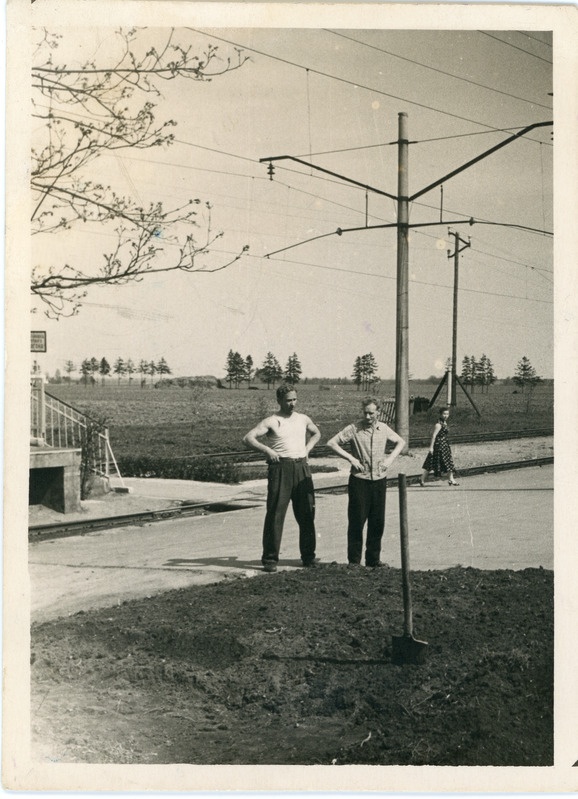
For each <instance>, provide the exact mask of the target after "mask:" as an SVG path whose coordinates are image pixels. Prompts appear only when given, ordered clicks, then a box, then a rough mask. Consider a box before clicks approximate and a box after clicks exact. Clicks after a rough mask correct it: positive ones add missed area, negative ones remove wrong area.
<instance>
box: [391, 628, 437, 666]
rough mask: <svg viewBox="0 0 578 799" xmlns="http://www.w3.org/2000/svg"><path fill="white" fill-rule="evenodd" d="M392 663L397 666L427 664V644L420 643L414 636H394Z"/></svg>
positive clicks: (392, 641) (392, 640)
mask: <svg viewBox="0 0 578 799" xmlns="http://www.w3.org/2000/svg"><path fill="white" fill-rule="evenodd" d="M391 644H392V661H393V662H394V663H395V664H396V665H400V664H402V663H415V664H417V665H420V664H421V663H425V659H426V654H427V647H428V645H427V642H426V641H418V640H417V639H416V638H414V637H413V635H393V636H392V638H391Z"/></svg>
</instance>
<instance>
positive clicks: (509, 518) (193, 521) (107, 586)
mask: <svg viewBox="0 0 578 799" xmlns="http://www.w3.org/2000/svg"><path fill="white" fill-rule="evenodd" d="M552 489H553V467H552V466H545V467H542V468H538V467H532V468H524V469H519V470H516V471H509V472H499V473H496V474H483V475H479V476H475V477H467V478H463V479H462V480H461V485H460V486H459V487H458V488H450V487H449V486H448V485H447V482H438V483H431V484H429V485H428V486H426V487H425V488H420V487H418V486H415V487H414V486H410V487H409V488H408V520H409V538H410V561H411V568H412V570H427V569H446V568H449V567H451V566H455V565H457V564H461V565H462V566H471V567H474V568H478V569H524V568H528V567H538V566H542V567H544V568H547V569H551V568H553V490H552ZM249 494H250V496H251V498H252V500H253V501H254V502H255V503H258V506H257V507H252V508H245V509H243V510H236V511H229V512H227V513H219V514H212V515H208V516H197V517H190V518H188V519H177V520H169V521H165V522H156V523H154V524H146V525H143V526H138V525H133V526H127V527H122V528H116V529H112V530H107V531H100V532H95V533H91V534H89V535H85V536H74V537H71V538H62V539H58V540H54V541H45V542H37V543H32V544H30V548H29V561H30V578H31V589H32V590H31V596H32V617H33V620H34V621H43V620H48V619H52V618H56V617H58V616H66V615H69V614H71V613H76V612H78V611H79V610H89V609H92V608H97V607H110V606H112V605H115V604H117V603H119V602H122V601H124V600H127V599H132V598H137V597H143V596H150V595H154V594H156V593H160V592H163V591H166V590H170V589H172V588H180V587H184V586H189V585H198V584H204V583H210V582H216V581H218V580H221V579H231V578H236V577H250V576H257V575H258V576H260V577H261V579H275V577H274V575H265V574H263V572H262V570H261V568H260V566H261V564H260V560H259V558H260V539H261V529H262V524H263V516H264V510H263V498H264V497H263V490H262V488H261V490H259V489H258V487H257V486H251V487H250V488H249ZM346 509H347V496H346V495H345V494H341V495H324V494H318V496H317V524H316V526H317V533H318V548H317V553H318V555H319V556H320V558H321V559H322V560H323V561H328V562H331V561H337V562H338V563H344V562H346ZM399 549H400V548H399V513H398V492H397V488H390V489H388V500H387V513H386V533H385V536H384V542H383V549H382V559H383V560H385V561H387V562H388V563H389V564H390V565H391V566H393V567H396V568H399V566H400V551H399ZM299 565H300V560H299V551H298V547H297V526H296V523H295V521H294V519H293V516H292V513H291V510H289V513H288V515H287V521H286V523H285V531H284V534H283V548H282V551H281V563H280V567H281V568H286V569H292V568H298V567H299Z"/></svg>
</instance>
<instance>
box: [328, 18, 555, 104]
mask: <svg viewBox="0 0 578 799" xmlns="http://www.w3.org/2000/svg"><path fill="white" fill-rule="evenodd" d="M323 30H325V31H326V32H327V33H331V34H333V35H334V36H339V37H341V38H342V39H347V40H348V41H350V42H355V44H358V45H360V46H362V47H367V48H368V49H370V50H377V52H379V53H385V54H386V55H389V56H392V57H393V58H399V59H400V60H401V61H407V62H408V63H410V64H415V65H417V66H420V67H423V68H424V69H429V70H431V71H432V72H437V73H439V74H440V75H446V76H447V77H450V78H454V79H455V80H461V81H464V82H465V83H469V84H471V85H472V86H477V87H478V88H480V89H487V90H488V91H491V92H496V93H497V94H502V95H505V96H506V97H511V98H512V99H513V100H521V101H522V102H524V103H530V104H531V105H535V106H538V107H539V108H547V109H548V110H550V111H551V110H552V106H551V105H543V104H542V103H537V102H535V101H534V100H529V99H528V98H526V97H518V96H517V95H515V94H510V92H504V91H502V90H501V89H496V88H495V87H493V86H486V85H485V84H483V83H477V82H476V81H475V80H472V79H471V78H464V77H462V76H461V75H455V74H454V73H452V72H446V71H445V70H443V69H439V68H438V67H432V66H430V65H429V64H424V63H423V62H422V61H416V60H415V59H413V58H407V56H403V55H399V53H392V52H391V50H386V49H385V48H384V47H378V46H377V45H374V44H370V43H369V42H360V41H359V39H355V38H354V37H353V36H348V35H347V34H346V33H343V32H342V31H334V30H330V29H329V28H324V29H323Z"/></svg>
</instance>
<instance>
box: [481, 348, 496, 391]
mask: <svg viewBox="0 0 578 799" xmlns="http://www.w3.org/2000/svg"><path fill="white" fill-rule="evenodd" d="M476 379H477V382H478V383H479V385H480V386H481V387H482V393H483V391H484V387H485V389H486V393H487V392H488V391H489V389H490V386H492V385H493V384H494V383H495V382H496V379H497V378H496V375H495V372H494V367H493V364H492V362H491V361H490V359H489V358H488V356H487V355H486V354H485V353H484V354H483V355H482V357H481V358H480V360H479V361H478V363H477V369H476Z"/></svg>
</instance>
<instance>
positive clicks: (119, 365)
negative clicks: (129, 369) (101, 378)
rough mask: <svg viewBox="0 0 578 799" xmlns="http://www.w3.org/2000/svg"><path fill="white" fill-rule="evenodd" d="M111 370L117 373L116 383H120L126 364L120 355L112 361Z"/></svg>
mask: <svg viewBox="0 0 578 799" xmlns="http://www.w3.org/2000/svg"><path fill="white" fill-rule="evenodd" d="M112 371H113V372H114V374H115V375H118V384H119V385H120V379H121V377H122V376H123V375H124V374H125V373H126V364H125V362H124V361H123V359H122V358H121V357H120V356H119V357H118V358H117V359H116V361H115V362H114V365H113V367H112Z"/></svg>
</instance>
